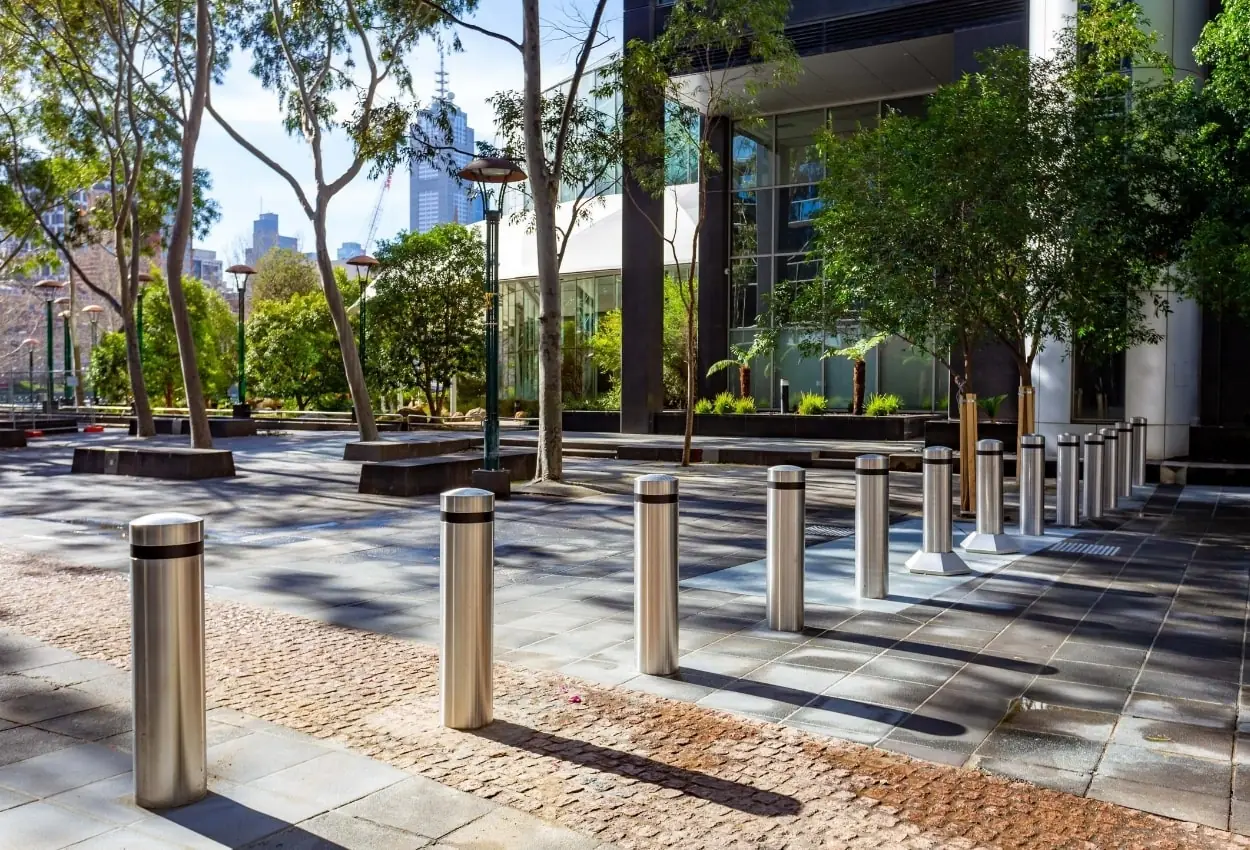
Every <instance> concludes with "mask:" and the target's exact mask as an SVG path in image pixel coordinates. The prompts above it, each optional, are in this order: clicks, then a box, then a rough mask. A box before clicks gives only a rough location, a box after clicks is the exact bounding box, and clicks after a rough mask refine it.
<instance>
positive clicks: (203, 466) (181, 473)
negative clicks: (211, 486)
mask: <svg viewBox="0 0 1250 850" xmlns="http://www.w3.org/2000/svg"><path fill="white" fill-rule="evenodd" d="M71 471H72V472H74V473H82V474H96V475H135V476H139V477H141V478H166V479H170V480H174V481H200V480H202V479H205V478H231V477H233V476H234V455H233V454H231V453H230V451H229V450H227V449H188V448H174V447H172V446H169V447H166V446H124V447H117V448H111V447H108V446H87V447H80V448H75V449H74V465H73V468H72V470H71Z"/></svg>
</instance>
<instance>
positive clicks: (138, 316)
mask: <svg viewBox="0 0 1250 850" xmlns="http://www.w3.org/2000/svg"><path fill="white" fill-rule="evenodd" d="M136 277H137V278H138V280H139V292H138V293H137V294H136V295H135V335H136V336H137V337H138V338H139V366H140V367H142V366H143V290H145V289H147V288H148V284H149V283H151V282H152V275H150V274H148V273H147V272H139V274H138V275H136Z"/></svg>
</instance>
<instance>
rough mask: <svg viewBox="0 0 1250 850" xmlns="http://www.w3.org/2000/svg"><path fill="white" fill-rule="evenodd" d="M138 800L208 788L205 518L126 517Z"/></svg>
mask: <svg viewBox="0 0 1250 850" xmlns="http://www.w3.org/2000/svg"><path fill="white" fill-rule="evenodd" d="M130 591H131V606H132V614H133V619H132V625H131V629H132V631H131V670H132V671H133V688H134V734H135V741H134V783H135V802H136V803H137V804H138V805H140V806H142V807H143V808H145V809H168V808H172V807H174V806H185V805H187V804H188V803H194V802H195V801H196V800H199V799H201V798H203V797H204V796H205V795H206V794H207V793H208V770H207V765H208V753H207V745H206V738H205V729H206V721H207V719H206V717H205V710H206V706H205V697H204V520H202V519H201V518H200V517H197V516H191V515H190V514H179V513H161V514H149V515H148V516H144V517H140V518H139V519H136V520H134V521H133V522H131V523H130Z"/></svg>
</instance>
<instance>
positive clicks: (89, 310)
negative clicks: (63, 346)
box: [82, 304, 104, 405]
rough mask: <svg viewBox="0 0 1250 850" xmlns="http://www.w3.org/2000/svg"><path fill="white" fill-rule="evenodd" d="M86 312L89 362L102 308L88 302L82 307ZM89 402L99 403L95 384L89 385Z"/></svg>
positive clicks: (93, 348)
mask: <svg viewBox="0 0 1250 850" xmlns="http://www.w3.org/2000/svg"><path fill="white" fill-rule="evenodd" d="M82 311H83V312H84V313H86V314H87V318H89V319H90V320H91V353H90V354H88V355H87V362H88V363H90V362H91V358H92V357H94V356H95V344H96V330H97V329H98V328H99V327H100V314H101V313H103V312H104V308H103V307H101V306H100V305H99V304H88V305H87V306H86V307H83V308H82ZM91 403H92V404H93V405H98V404H99V403H100V391H99V390H98V389H97V388H96V386H95V384H94V383H92V385H91Z"/></svg>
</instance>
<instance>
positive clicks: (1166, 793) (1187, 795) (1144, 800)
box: [1086, 775, 1229, 829]
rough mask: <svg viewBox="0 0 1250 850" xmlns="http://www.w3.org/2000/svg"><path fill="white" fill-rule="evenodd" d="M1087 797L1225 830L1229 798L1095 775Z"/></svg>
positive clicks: (1226, 827)
mask: <svg viewBox="0 0 1250 850" xmlns="http://www.w3.org/2000/svg"><path fill="white" fill-rule="evenodd" d="M1086 796H1088V797H1092V798H1093V799H1095V800H1102V801H1104V802H1107V803H1115V804H1116V805H1119V806H1128V807H1129V808H1131V809H1140V810H1141V811H1144V812H1151V813H1153V814H1156V815H1163V816H1164V817H1169V818H1176V819H1177V820H1183V821H1190V822H1194V823H1201V824H1205V825H1206V826H1212V827H1215V828H1216V829H1228V818H1229V798H1228V797H1226V796H1211V795H1209V794H1196V793H1193V792H1191V791H1182V790H1179V789H1176V788H1164V787H1163V786H1161V785H1150V784H1147V783H1144V782H1135V781H1133V780H1130V779H1120V778H1116V777H1111V776H1102V775H1097V776H1095V777H1094V779H1093V781H1092V782H1090V785H1089V791H1088V792H1087V794H1086Z"/></svg>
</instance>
